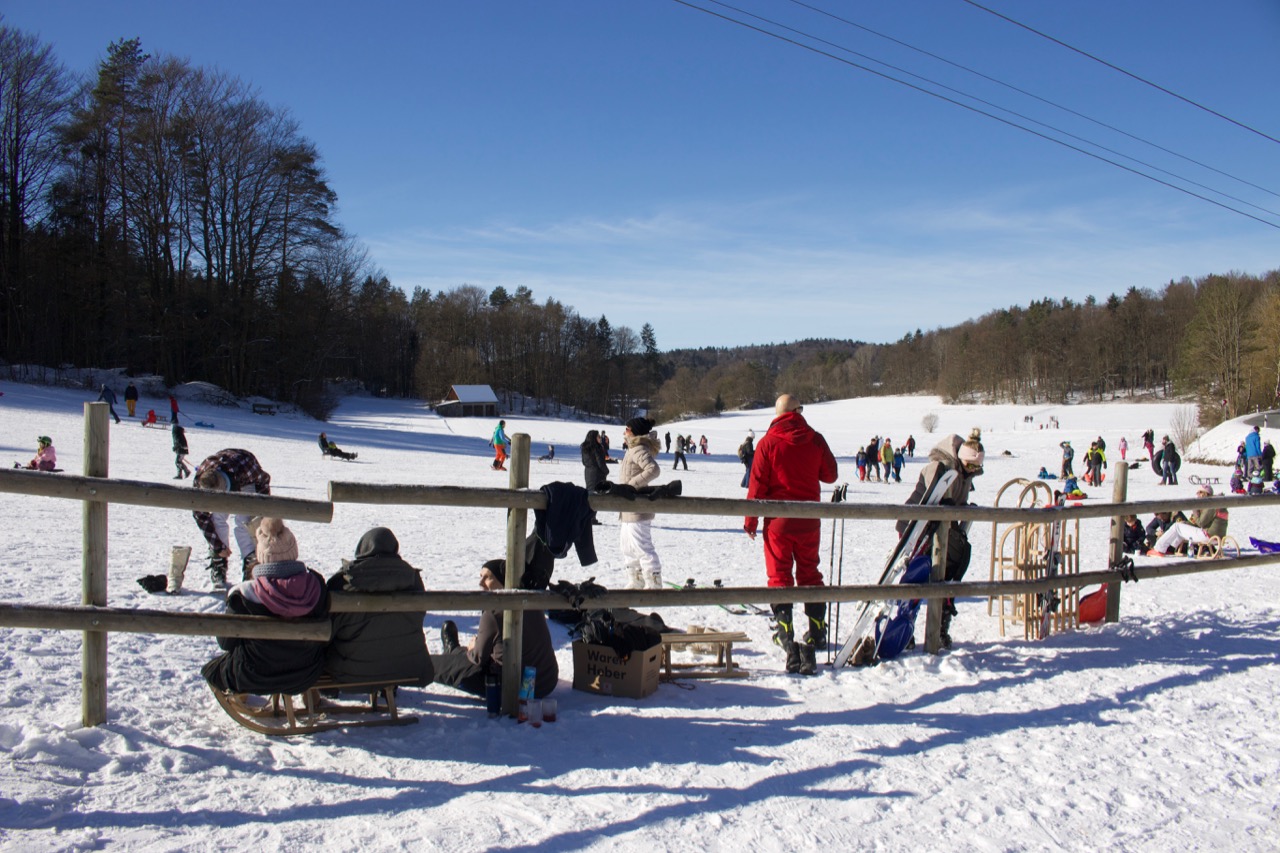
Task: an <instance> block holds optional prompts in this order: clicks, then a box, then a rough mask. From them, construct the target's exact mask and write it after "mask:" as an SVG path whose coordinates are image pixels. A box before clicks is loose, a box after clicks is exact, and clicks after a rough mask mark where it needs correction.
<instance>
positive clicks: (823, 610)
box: [804, 601, 827, 648]
mask: <svg viewBox="0 0 1280 853" xmlns="http://www.w3.org/2000/svg"><path fill="white" fill-rule="evenodd" d="M804 615H805V616H807V617H808V618H809V630H808V632H807V633H806V634H805V635H804V641H805V642H806V643H808V644H809V645H811V646H814V647H816V648H822V647H824V646H826V644H827V605H826V603H825V602H822V601H811V602H809V603H808V604H806V605H805V606H804Z"/></svg>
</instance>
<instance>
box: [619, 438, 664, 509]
mask: <svg viewBox="0 0 1280 853" xmlns="http://www.w3.org/2000/svg"><path fill="white" fill-rule="evenodd" d="M660 447H661V445H660V444H659V443H658V438H657V436H655V435H654V434H653V433H649V434H648V435H633V436H630V437H628V438H627V452H626V453H625V454H624V455H623V457H622V462H621V463H619V465H618V482H619V483H623V484H625V485H628V486H635V487H636V488H637V489H639V488H642V487H644V486H647V485H649V484H650V483H652V482H653V481H654V480H656V479H658V475H659V474H661V473H662V469H661V468H659V467H658V463H657V462H655V461H654V459H653V455H654V454H655V453H657V452H658V449H659V448H660ZM641 500H643V498H641ZM652 518H653V513H651V512H623V513H619V514H618V520H619V521H649V520H651V519H652Z"/></svg>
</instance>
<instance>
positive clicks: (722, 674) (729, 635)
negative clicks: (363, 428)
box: [659, 631, 751, 681]
mask: <svg viewBox="0 0 1280 853" xmlns="http://www.w3.org/2000/svg"><path fill="white" fill-rule="evenodd" d="M750 641H751V638H750V637H748V636H747V635H746V634H744V633H742V632H741V631H723V632H713V631H707V632H705V633H698V634H663V635H662V664H661V666H662V669H661V672H660V673H659V679H660V680H662V681H673V680H675V679H677V678H747V677H749V676H750V673H749V672H747V671H746V670H745V669H742V668H741V667H740V666H739V665H738V664H737V663H735V662H734V660H733V644H734V643H746V642H750ZM695 644H697V645H700V646H707V647H710V648H712V649H714V652H713V654H715V656H716V659H715V662H714V663H711V662H707V663H673V662H672V660H671V653H672V652H673V651H675V650H676V649H677V648H687V647H690V646H693V645H695Z"/></svg>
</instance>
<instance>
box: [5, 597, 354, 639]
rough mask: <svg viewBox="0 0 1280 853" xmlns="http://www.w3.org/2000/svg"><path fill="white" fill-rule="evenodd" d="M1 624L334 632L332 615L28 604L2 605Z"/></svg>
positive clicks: (217, 632) (321, 635)
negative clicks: (294, 616)
mask: <svg viewBox="0 0 1280 853" xmlns="http://www.w3.org/2000/svg"><path fill="white" fill-rule="evenodd" d="M0 627H4V628H54V629H57V630H62V631H107V632H121V633H130V634H182V635H185V636H197V637H198V636H207V637H241V638H252V639H255V640H314V641H315V642H319V643H327V642H329V635H330V623H329V620H328V619H298V620H282V619H275V618H273V617H270V616H238V615H234V614H221V613H182V612H174V611H171V610H145V609H134V608H120V607H55V606H50V605H28V604H0Z"/></svg>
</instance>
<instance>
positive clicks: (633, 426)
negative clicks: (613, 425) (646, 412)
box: [627, 418, 653, 435]
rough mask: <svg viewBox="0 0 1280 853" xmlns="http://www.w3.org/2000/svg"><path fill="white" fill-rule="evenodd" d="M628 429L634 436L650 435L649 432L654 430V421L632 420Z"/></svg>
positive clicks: (646, 419) (628, 422) (628, 424)
mask: <svg viewBox="0 0 1280 853" xmlns="http://www.w3.org/2000/svg"><path fill="white" fill-rule="evenodd" d="M627 429H629V430H631V434H632V435H648V434H649V430H651V429H653V421H651V420H649V419H648V418H632V419H631V420H629V421H627Z"/></svg>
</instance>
